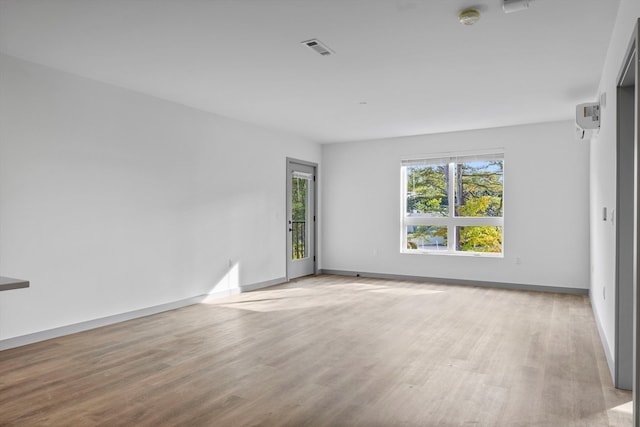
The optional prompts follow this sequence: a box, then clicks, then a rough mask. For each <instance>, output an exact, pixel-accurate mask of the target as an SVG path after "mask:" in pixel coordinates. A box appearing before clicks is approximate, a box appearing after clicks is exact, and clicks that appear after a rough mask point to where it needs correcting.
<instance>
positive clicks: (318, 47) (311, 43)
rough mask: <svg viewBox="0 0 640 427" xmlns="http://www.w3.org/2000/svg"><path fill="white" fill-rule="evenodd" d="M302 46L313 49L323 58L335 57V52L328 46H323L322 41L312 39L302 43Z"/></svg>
mask: <svg viewBox="0 0 640 427" xmlns="http://www.w3.org/2000/svg"><path fill="white" fill-rule="evenodd" d="M302 44H304V45H306V46H307V47H308V48H309V49H313V50H315V51H316V52H318V53H319V54H320V55H322V56H329V55H333V51H332V50H331V49H329V48H328V47H327V46H325V45H323V44H322V43H321V42H320V40H317V39H311V40H307V41H304V42H302Z"/></svg>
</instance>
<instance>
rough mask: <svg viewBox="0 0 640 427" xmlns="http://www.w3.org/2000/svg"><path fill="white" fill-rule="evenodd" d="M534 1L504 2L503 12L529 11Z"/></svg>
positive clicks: (504, 0) (510, 0) (513, 0)
mask: <svg viewBox="0 0 640 427" xmlns="http://www.w3.org/2000/svg"><path fill="white" fill-rule="evenodd" d="M531 3H533V0H503V3H502V10H503V11H504V13H512V12H520V11H521V10H525V9H529V6H530V5H531Z"/></svg>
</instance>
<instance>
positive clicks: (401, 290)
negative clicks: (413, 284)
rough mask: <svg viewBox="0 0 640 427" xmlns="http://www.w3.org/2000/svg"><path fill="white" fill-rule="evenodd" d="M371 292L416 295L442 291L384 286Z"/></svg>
mask: <svg viewBox="0 0 640 427" xmlns="http://www.w3.org/2000/svg"><path fill="white" fill-rule="evenodd" d="M371 292H375V293H379V294H391V295H399V296H416V295H432V294H440V293H443V292H444V291H434V290H429V289H416V288H386V289H375V290H372V291H371Z"/></svg>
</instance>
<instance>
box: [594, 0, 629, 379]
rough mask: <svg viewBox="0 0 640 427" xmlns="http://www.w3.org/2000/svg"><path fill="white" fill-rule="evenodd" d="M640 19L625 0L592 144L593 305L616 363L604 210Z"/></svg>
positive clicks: (612, 193)
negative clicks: (622, 75)
mask: <svg viewBox="0 0 640 427" xmlns="http://www.w3.org/2000/svg"><path fill="white" fill-rule="evenodd" d="M638 17H640V2H638V1H637V0H621V2H620V8H619V10H618V16H617V18H616V23H615V25H614V26H613V34H612V37H611V43H610V46H609V51H608V53H607V59H606V62H605V66H604V69H603V73H602V79H601V80H600V88H599V93H606V106H605V107H603V108H602V117H601V129H600V132H599V134H598V136H597V137H596V138H594V139H593V140H592V142H591V180H590V181H591V216H592V221H591V236H592V246H591V266H592V273H591V304H592V306H593V310H594V313H595V315H596V320H597V321H598V324H599V326H600V331H601V335H602V338H603V342H604V345H605V350H606V351H607V356H608V358H609V362H610V364H611V359H612V358H613V357H615V349H614V345H615V254H616V250H615V248H616V238H615V227H613V226H612V224H611V223H605V222H603V221H601V220H600V216H601V214H600V212H602V208H603V207H607V208H609V209H613V208H615V206H616V144H617V142H616V132H617V130H616V86H617V79H618V74H619V72H620V69H621V67H622V63H623V61H624V57H625V53H626V51H627V47H628V46H629V41H630V40H631V34H632V31H633V28H634V26H635V24H636V21H637V19H638ZM603 290H604V293H603ZM610 368H612V366H610Z"/></svg>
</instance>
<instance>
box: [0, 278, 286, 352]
mask: <svg viewBox="0 0 640 427" xmlns="http://www.w3.org/2000/svg"><path fill="white" fill-rule="evenodd" d="M284 282H286V279H285V278H284V277H281V278H277V279H272V280H267V281H265V282H259V283H254V284H251V285H245V286H241V287H240V288H236V289H229V290H225V291H219V292H212V293H210V294H204V295H198V296H195V297H191V298H186V299H183V300H179V301H174V302H169V303H166V304H160V305H155V306H153V307H147V308H142V309H139V310H133V311H129V312H126V313H120V314H114V315H112V316H107V317H101V318H99V319H93V320H87V321H86V322H80V323H74V324H72V325H67V326H61V327H58V328H53V329H47V330H45V331H40V332H34V333H32V334H27V335H21V336H17V337H13V338H7V339H4V340H0V351H2V350H8V349H10V348H15V347H21V346H23V345H27V344H33V343H36V342H40V341H46V340H50V339H52V338H57V337H62V336H64V335H71V334H75V333H77V332H83V331H88V330H90V329H95V328H100V327H102V326H108V325H113V324H114V323H120V322H125V321H127V320H131V319H137V318H140V317H145V316H150V315H152V314H157V313H162V312H164V311H170V310H175V309H178V308H182V307H186V306H189V305H193V304H199V303H201V302H203V301H205V300H207V301H211V300H214V299H219V298H225V297H228V296H231V295H237V294H239V293H241V292H249V291H254V290H257V289H262V288H266V287H269V286H274V285H279V284H281V283H284Z"/></svg>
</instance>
